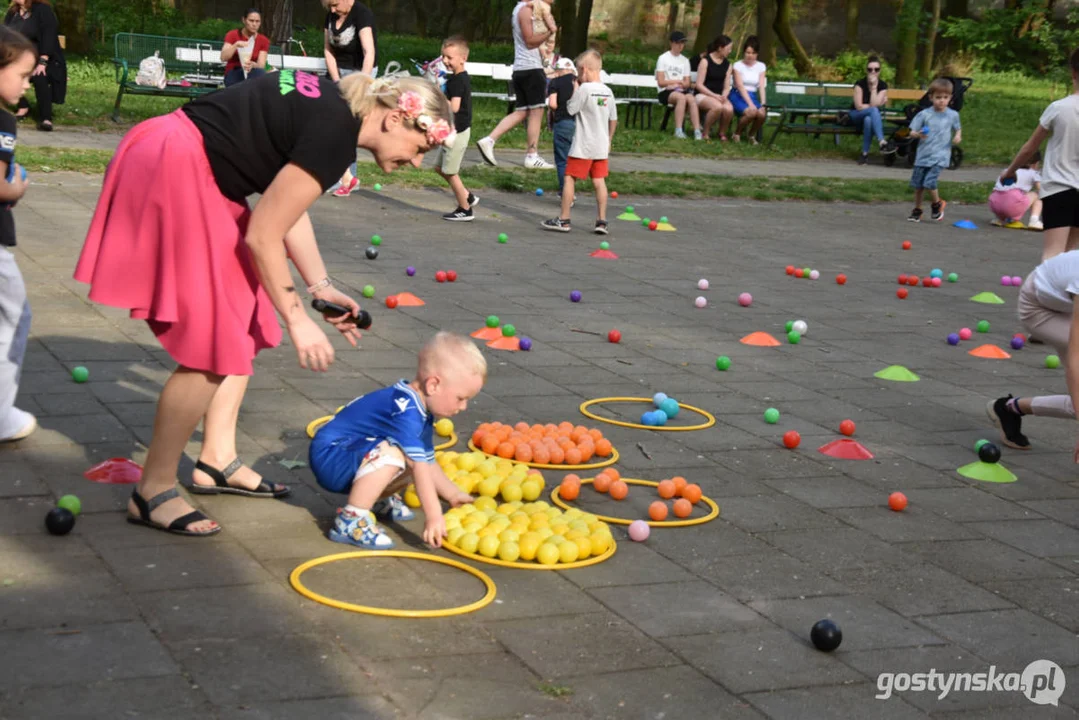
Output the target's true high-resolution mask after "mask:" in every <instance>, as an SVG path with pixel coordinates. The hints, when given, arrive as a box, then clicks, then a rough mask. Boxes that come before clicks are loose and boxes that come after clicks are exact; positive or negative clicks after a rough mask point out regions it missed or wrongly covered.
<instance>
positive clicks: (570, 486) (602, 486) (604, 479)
mask: <svg viewBox="0 0 1079 720" xmlns="http://www.w3.org/2000/svg"><path fill="white" fill-rule="evenodd" d="M592 487H594V488H595V489H596V492H601V493H609V494H610V496H611V497H612V498H614V499H615V500H625V499H626V496H627V495H629V485H627V484H626V483H625V481H624V480H622V475H621V473H619V472H618V471H617V470H615V469H614V468H607V469H605V470H604V471H603V472H601V473H599V474H598V475H596V477H595V479H594V480H593V481H592ZM580 494H581V478H579V477H577V476H576V475H574V474H573V473H570V474H569V475H567V476H566V477H564V478H562V484H561V485H559V486H558V495H559V497H561V498H562V499H563V500H565V501H567V502H570V501H573V500H576V499H577V496H578V495H580Z"/></svg>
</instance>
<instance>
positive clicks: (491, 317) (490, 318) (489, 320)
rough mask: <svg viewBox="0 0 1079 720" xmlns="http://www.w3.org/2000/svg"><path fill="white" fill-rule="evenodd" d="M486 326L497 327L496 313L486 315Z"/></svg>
mask: <svg viewBox="0 0 1079 720" xmlns="http://www.w3.org/2000/svg"><path fill="white" fill-rule="evenodd" d="M487 327H489V328H496V327H498V316H497V315H488V316H487Z"/></svg>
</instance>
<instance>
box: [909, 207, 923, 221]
mask: <svg viewBox="0 0 1079 720" xmlns="http://www.w3.org/2000/svg"><path fill="white" fill-rule="evenodd" d="M907 220H909V221H910V222H921V221H922V209H921V208H914V209H913V210H911V211H910V215H908V216H907Z"/></svg>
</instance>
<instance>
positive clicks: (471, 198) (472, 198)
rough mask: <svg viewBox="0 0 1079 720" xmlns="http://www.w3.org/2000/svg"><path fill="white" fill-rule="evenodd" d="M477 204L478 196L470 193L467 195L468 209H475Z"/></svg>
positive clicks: (478, 202)
mask: <svg viewBox="0 0 1079 720" xmlns="http://www.w3.org/2000/svg"><path fill="white" fill-rule="evenodd" d="M479 204H480V197H479V195H475V194H473V193H471V192H470V193H469V194H468V209H469V210H471V209H472V208H474V207H476V206H477V205H479Z"/></svg>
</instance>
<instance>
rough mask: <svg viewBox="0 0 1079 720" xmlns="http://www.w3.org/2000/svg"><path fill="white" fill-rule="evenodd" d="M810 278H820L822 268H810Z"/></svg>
mask: <svg viewBox="0 0 1079 720" xmlns="http://www.w3.org/2000/svg"><path fill="white" fill-rule="evenodd" d="M809 279H810V280H820V270H810V271H809Z"/></svg>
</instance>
